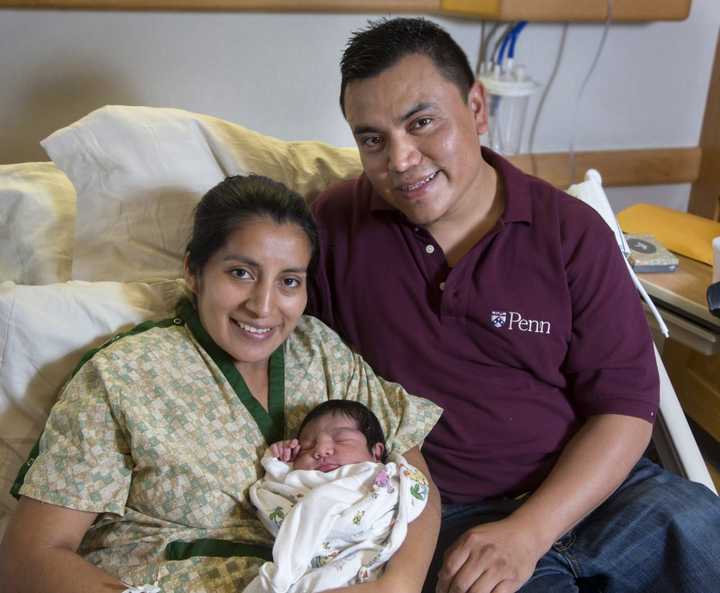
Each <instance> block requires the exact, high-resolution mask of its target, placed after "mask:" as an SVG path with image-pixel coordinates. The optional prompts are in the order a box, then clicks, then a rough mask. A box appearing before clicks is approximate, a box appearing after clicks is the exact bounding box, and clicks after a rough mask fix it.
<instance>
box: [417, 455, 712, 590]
mask: <svg viewBox="0 0 720 593" xmlns="http://www.w3.org/2000/svg"><path fill="white" fill-rule="evenodd" d="M521 504H522V501H516V500H512V499H497V500H492V501H484V502H482V503H480V504H476V505H468V504H448V505H443V519H442V527H441V529H440V538H439V541H438V546H437V549H436V551H435V557H434V558H433V563H432V565H431V567H430V572H429V574H428V578H427V581H426V582H425V588H424V590H423V593H433V592H434V590H435V582H436V579H437V571H438V570H439V569H440V566H441V565H442V557H443V554H444V552H445V550H446V549H447V548H448V547H449V546H451V545H452V543H453V542H454V541H455V540H456V539H457V538H458V537H459V536H460V535H461V534H462V533H464V532H465V531H466V530H468V529H469V528H471V527H473V526H475V525H479V524H481V523H486V522H490V521H497V520H499V519H502V518H503V517H506V516H507V515H509V514H510V513H512V512H513V511H514V510H515V509H516V508H518V507H519V506H520V505H521ZM719 583H720V498H719V497H717V496H715V494H713V493H712V492H711V491H710V490H708V489H707V488H706V487H705V486H701V485H700V484H696V483H694V482H690V481H688V480H685V479H683V478H680V477H679V476H676V475H675V474H672V473H670V472H668V471H666V470H664V469H662V468H660V467H659V466H657V465H655V464H654V463H652V462H651V461H649V460H647V459H641V460H640V461H639V462H638V464H637V465H636V466H635V468H634V469H633V471H632V472H631V473H630V475H629V476H628V478H627V479H626V480H625V482H623V484H622V485H621V486H620V488H618V490H617V491H616V492H615V493H614V494H613V495H612V496H611V497H610V498H608V500H606V501H605V502H604V503H603V504H602V505H600V506H599V507H598V508H597V509H596V510H595V511H593V512H592V513H591V514H590V515H589V516H588V517H586V518H585V519H584V520H583V521H581V522H580V523H579V524H578V525H576V526H575V527H574V528H573V529H571V530H570V531H569V532H568V533H566V534H565V535H564V536H563V537H561V538H560V539H559V540H558V541H557V542H555V544H554V545H553V546H552V548H551V549H550V551H549V552H547V553H546V554H545V555H544V556H543V557H542V558H541V559H540V562H538V565H537V567H536V569H535V573H534V574H533V576H532V577H531V578H530V580H529V581H528V582H527V583H526V584H525V585H524V586H523V587H522V588H521V589H520V592H521V593H636V592H637V593H640V592H642V593H712V592H714V591H720V584H719Z"/></svg>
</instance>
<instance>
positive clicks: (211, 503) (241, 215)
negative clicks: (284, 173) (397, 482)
mask: <svg viewBox="0 0 720 593" xmlns="http://www.w3.org/2000/svg"><path fill="white" fill-rule="evenodd" d="M315 245H316V231H315V227H314V224H313V221H312V218H311V216H310V214H309V212H308V210H307V208H306V206H305V204H304V202H303V200H302V198H301V197H300V196H298V195H297V194H294V193H293V192H290V191H289V190H287V189H286V188H285V187H284V186H282V185H280V184H278V183H275V182H273V181H271V180H269V179H265V178H261V177H255V176H251V177H239V176H238V177H232V178H228V179H226V180H225V181H223V182H221V183H220V184H218V185H217V186H216V187H214V188H213V189H211V190H210V191H209V192H208V193H207V194H206V195H205V196H204V197H203V199H202V200H201V202H200V203H199V205H198V207H197V209H196V212H195V221H194V227H193V236H192V238H191V240H190V243H189V244H188V248H187V254H186V258H185V276H186V281H187V285H188V287H189V290H190V292H191V299H189V300H188V301H185V302H181V303H180V305H179V307H178V313H177V317H176V318H174V319H171V320H166V321H163V322H159V323H156V324H143V325H142V326H139V328H136V330H135V331H133V332H129V334H126V335H124V336H123V337H122V338H121V339H116V340H112V341H111V342H110V343H109V344H108V345H106V346H105V347H103V348H101V349H100V350H99V351H97V352H96V353H94V355H93V356H92V357H90V358H89V359H88V360H86V361H85V362H84V364H82V365H81V366H80V367H79V368H78V369H77V370H76V372H75V374H74V376H73V378H72V379H71V380H70V381H69V382H68V384H67V385H66V387H65V388H64V390H63V393H62V395H61V398H60V400H59V401H58V403H57V404H56V406H55V407H54V408H53V411H52V413H51V415H50V418H49V419H48V422H47V425H46V428H45V432H44V433H43V436H42V437H41V440H40V448H39V455H38V456H37V459H35V461H34V463H33V464H32V466H31V467H30V469H29V471H28V472H27V474H26V475H25V476H24V483H23V485H22V487H21V489H20V494H21V495H22V497H21V499H20V503H19V505H18V508H17V511H16V513H15V515H14V517H13V519H12V521H11V524H10V525H9V526H8V530H7V533H6V536H5V540H4V542H3V544H2V546H1V547H0V563H1V566H0V582H1V583H3V585H5V590H8V591H13V592H14V593H26V592H32V593H35V592H42V593H46V592H47V591H53V593H66V592H68V593H69V592H71V591H72V592H73V593H75V592H77V591H88V592H93V593H95V592H98V593H100V592H104V591H115V592H117V591H123V590H125V589H126V585H125V584H131V585H137V586H139V585H142V584H144V583H154V584H157V585H158V586H159V587H160V590H161V591H162V592H163V593H169V592H177V593H181V592H182V593H185V592H190V591H192V592H201V591H213V592H214V593H223V592H226V591H227V592H232V593H238V592H239V591H242V588H243V587H244V585H245V584H246V583H247V582H249V581H250V580H251V579H252V577H253V576H254V575H255V573H256V572H257V569H258V567H259V565H260V564H261V563H262V562H263V560H264V559H268V558H269V557H270V546H271V539H270V536H269V535H268V534H267V533H266V532H265V530H264V529H263V527H262V525H261V524H260V522H259V521H258V520H257V519H256V517H255V515H254V512H253V510H252V508H251V507H250V506H249V504H248V502H247V499H246V492H247V488H248V487H249V486H250V484H252V483H253V482H254V481H255V480H257V479H258V477H259V475H258V472H259V469H260V465H259V457H260V453H261V452H262V450H263V449H264V448H265V447H266V446H267V445H268V444H269V443H272V442H275V441H278V440H281V439H284V438H288V437H289V436H292V435H294V434H295V432H296V429H297V427H298V424H299V422H300V421H301V420H302V418H303V417H304V416H305V414H306V413H307V412H308V410H309V409H310V408H312V407H314V406H315V405H317V404H318V403H320V402H322V401H324V400H327V399H354V400H358V401H361V402H363V403H365V404H366V405H368V406H369V407H370V408H371V409H372V410H373V412H375V414H376V415H378V417H379V418H380V420H381V423H382V424H383V429H384V431H385V434H386V435H387V437H388V445H389V447H390V448H393V449H395V450H397V451H399V452H403V453H404V454H405V456H406V457H407V458H408V461H410V463H412V464H414V465H415V466H418V467H420V468H421V469H422V470H423V471H425V473H426V474H427V468H426V466H425V463H424V461H423V460H422V457H421V456H420V455H419V452H418V448H417V446H418V444H419V443H420V442H421V441H422V439H423V438H424V436H425V435H426V433H427V432H428V431H429V430H430V428H431V427H432V425H433V424H434V422H435V421H436V420H437V417H438V415H439V412H438V409H437V408H436V406H434V405H433V404H431V403H430V402H427V401H425V400H421V399H418V398H413V397H411V396H409V395H408V394H407V393H406V392H405V391H404V390H403V389H402V388H401V387H400V386H398V385H397V384H393V383H388V382H385V381H382V380H381V379H379V378H377V377H376V376H375V375H374V374H373V372H372V370H371V369H370V368H369V367H368V366H367V365H366V364H365V363H364V362H363V361H362V360H361V359H360V358H359V357H358V356H357V355H355V354H353V353H352V352H351V351H350V350H349V349H348V348H347V347H346V346H345V345H344V344H343V343H342V342H341V341H340V339H339V338H338V337H337V336H336V335H335V334H334V333H332V332H331V331H330V330H329V329H328V328H327V327H326V326H324V325H323V324H322V323H321V322H319V321H318V320H316V319H314V318H312V317H303V316H302V312H303V310H304V308H305V303H306V299H307V293H306V283H307V273H308V267H309V266H310V262H311V260H312V257H313V253H314V250H315ZM438 509H439V497H438V495H437V492H436V491H433V492H432V493H431V498H430V501H429V504H428V507H427V508H426V510H425V511H424V512H423V514H422V515H421V517H420V518H418V519H417V520H416V521H415V522H413V523H412V524H411V526H410V527H411V528H410V531H409V533H408V537H407V539H406V543H405V544H404V545H403V547H402V548H401V549H400V550H399V551H398V553H397V554H396V556H395V557H394V558H393V559H392V561H391V563H390V564H389V565H388V568H387V570H386V573H385V575H384V576H383V578H382V579H381V580H379V581H376V582H375V583H368V584H364V585H357V586H355V587H352V588H350V589H349V590H355V589H357V590H358V591H359V590H360V589H367V590H369V591H370V590H374V591H393V592H400V591H404V590H408V591H419V590H420V589H421V587H422V580H423V577H424V574H425V571H426V568H427V564H428V563H429V560H430V556H431V554H432V548H433V546H434V543H435V538H436V535H437V529H438V522H439V521H438V516H439V512H438ZM111 575H114V576H111ZM123 583H125V584H123ZM148 590H150V588H148Z"/></svg>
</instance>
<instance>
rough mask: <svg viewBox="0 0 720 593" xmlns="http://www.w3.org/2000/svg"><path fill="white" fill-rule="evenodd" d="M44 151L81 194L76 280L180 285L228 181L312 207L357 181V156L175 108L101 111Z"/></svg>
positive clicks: (61, 132) (55, 137)
mask: <svg viewBox="0 0 720 593" xmlns="http://www.w3.org/2000/svg"><path fill="white" fill-rule="evenodd" d="M42 145H43V147H44V148H45V149H46V150H47V152H48V154H49V155H50V157H51V158H52V159H53V161H54V162H55V163H56V164H57V165H58V167H60V168H61V169H62V170H63V171H64V172H65V174H66V175H67V176H68V177H69V178H70V180H71V181H72V183H73V185H74V186H75V189H76V191H77V196H78V197H77V203H78V215H77V227H76V228H77V232H76V236H75V245H74V258H73V267H72V278H73V279H76V280H115V281H132V280H145V279H150V278H175V277H177V276H179V275H180V273H181V262H182V256H183V251H184V248H185V245H186V243H187V240H188V238H189V234H190V223H191V218H192V209H193V207H194V206H195V204H196V203H197V201H198V199H199V198H200V197H201V196H202V195H203V194H204V193H205V192H206V191H207V190H208V189H210V187H212V186H213V185H215V184H216V183H218V182H219V181H221V180H222V179H223V178H225V177H226V176H228V175H235V174H247V173H257V174H259V175H265V176H267V177H271V178H273V179H276V180H277V181H281V182H282V183H284V184H286V185H287V186H288V187H290V188H292V189H294V190H295V191H297V192H299V193H301V194H303V195H304V196H305V197H306V198H307V199H310V200H311V199H312V198H313V197H315V196H316V195H317V194H318V192H320V191H322V190H323V189H324V188H326V187H327V186H328V185H330V184H332V183H334V182H336V181H339V180H343V179H348V178H351V177H355V176H357V175H359V174H360V172H361V164H360V160H359V157H358V153H357V150H356V149H354V148H335V147H332V146H328V145H326V144H323V143H320V142H284V141H282V140H278V139H276V138H271V137H269V136H263V135H262V134H258V133H257V132H252V131H250V130H247V129H245V128H243V127H241V126H239V125H236V124H233V123H230V122H226V121H223V120H220V119H217V118H215V117H211V116H207V115H199V114H195V113H190V112H187V111H181V110H178V109H160V108H151V107H118V106H113V107H104V108H102V109H99V110H97V111H94V112H92V113H90V114H89V115H87V116H86V117H84V118H82V119H81V120H79V121H77V122H75V123H74V124H72V125H70V126H68V127H66V128H63V129H61V130H58V131H57V132H55V133H54V134H52V135H51V136H50V137H48V138H46V139H45V140H44V141H43V142H42Z"/></svg>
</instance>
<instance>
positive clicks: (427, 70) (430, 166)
mask: <svg viewBox="0 0 720 593" xmlns="http://www.w3.org/2000/svg"><path fill="white" fill-rule="evenodd" d="M465 99H467V101H466V100H465ZM345 115H346V118H347V121H348V123H349V124H350V128H351V129H352V132H353V135H354V136H355V140H356V142H357V145H358V148H359V149H360V157H361V159H362V163H363V167H364V169H365V173H366V175H367V176H368V178H369V179H370V182H371V183H372V185H373V187H374V188H375V190H376V191H377V192H378V193H380V195H381V196H382V197H383V199H384V200H385V201H386V202H388V203H389V204H390V205H392V206H394V207H395V208H397V209H398V210H400V211H401V212H402V213H403V214H405V216H407V218H408V219H410V220H411V221H412V222H414V223H416V224H421V225H424V226H427V227H432V225H433V224H435V223H438V222H443V221H449V220H462V218H463V217H464V216H466V214H467V213H469V212H471V211H472V209H473V208H474V207H476V200H475V198H476V196H477V195H478V192H479V190H480V188H481V186H482V182H483V174H482V168H481V165H482V162H483V161H482V156H481V153H480V140H479V135H480V134H481V133H483V132H484V131H485V130H486V129H487V117H486V112H485V96H484V91H483V88H482V86H480V85H479V84H478V83H476V84H475V85H473V87H472V88H471V89H470V92H469V93H468V97H463V96H462V95H461V93H460V90H459V89H458V87H457V86H456V85H455V84H453V83H452V82H450V81H449V80H447V79H446V78H445V77H444V76H443V75H442V74H441V73H440V71H439V70H438V69H437V67H436V66H435V64H433V62H432V60H431V59H430V58H428V57H427V56H425V55H423V54H411V55H408V56H406V57H404V58H402V59H401V60H400V61H399V62H397V63H396V64H395V65H394V66H392V67H390V68H388V69H387V70H385V71H383V72H381V73H380V74H378V75H377V76H374V77H372V78H367V79H364V80H356V81H353V82H350V83H349V84H348V85H347V87H346V90H345Z"/></svg>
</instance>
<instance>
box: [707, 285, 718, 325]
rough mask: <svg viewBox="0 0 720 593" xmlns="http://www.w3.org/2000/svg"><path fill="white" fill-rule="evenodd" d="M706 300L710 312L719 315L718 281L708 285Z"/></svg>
mask: <svg viewBox="0 0 720 593" xmlns="http://www.w3.org/2000/svg"><path fill="white" fill-rule="evenodd" d="M707 302H708V310H709V311H710V313H712V314H713V315H715V317H720V282H715V284H711V285H710V286H708V289H707Z"/></svg>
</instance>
